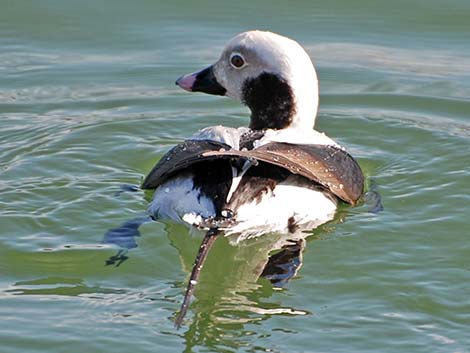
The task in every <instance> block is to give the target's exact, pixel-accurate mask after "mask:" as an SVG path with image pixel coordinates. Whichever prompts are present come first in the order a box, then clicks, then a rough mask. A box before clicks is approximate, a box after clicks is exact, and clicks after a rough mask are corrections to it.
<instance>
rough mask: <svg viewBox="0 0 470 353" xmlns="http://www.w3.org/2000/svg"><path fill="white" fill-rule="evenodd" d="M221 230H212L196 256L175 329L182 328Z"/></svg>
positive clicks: (205, 237) (207, 233)
mask: <svg viewBox="0 0 470 353" xmlns="http://www.w3.org/2000/svg"><path fill="white" fill-rule="evenodd" d="M219 232H220V231H219V229H218V228H217V227H214V228H210V229H209V230H208V231H207V232H206V235H205V236H204V239H202V242H201V245H200V246H199V251H198V253H197V256H196V260H195V261H194V265H193V268H192V271H191V276H190V277H189V282H188V286H187V287H186V292H185V294H184V299H183V304H181V308H180V311H179V313H178V316H177V317H176V319H175V327H176V328H177V329H179V328H180V327H181V323H182V322H183V319H184V317H185V315H186V312H187V311H188V308H189V302H190V300H191V296H192V295H193V292H194V288H195V287H196V284H197V281H198V279H199V275H200V273H201V270H202V266H203V265H204V262H205V261H206V258H207V254H208V253H209V250H210V248H211V247H212V245H213V244H214V242H215V240H216V238H217V235H218V234H219Z"/></svg>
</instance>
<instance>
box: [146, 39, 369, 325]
mask: <svg viewBox="0 0 470 353" xmlns="http://www.w3.org/2000/svg"><path fill="white" fill-rule="evenodd" d="M176 84H177V85H178V86H180V87H181V88H183V89H185V90H186V91H190V92H204V93H209V94H213V95H221V96H228V97H231V98H233V99H235V100H238V101H239V102H241V103H242V104H245V105H246V106H248V108H249V109H250V110H251V116H250V123H249V126H248V127H239V128H231V127H224V126H212V127H207V128H205V129H202V130H200V131H199V132H197V133H196V134H195V135H193V136H192V137H190V138H189V139H188V140H186V141H184V142H183V143H181V144H179V145H177V146H175V147H174V148H172V149H171V150H170V151H169V152H168V153H167V154H166V155H164V156H163V157H162V158H161V160H160V161H159V162H158V163H157V165H156V166H155V167H154V168H153V169H152V171H151V172H150V173H149V174H148V175H147V177H146V178H145V180H144V182H143V184H142V188H144V189H153V188H154V189H156V190H155V194H154V196H153V201H152V202H151V204H150V207H149V212H150V214H151V216H152V217H153V218H155V219H171V220H174V221H176V222H182V223H186V224H188V225H190V226H195V227H198V228H202V229H208V231H207V233H206V237H205V238H204V240H203V243H202V244H201V248H200V252H199V254H198V258H197V260H196V264H195V266H194V268H193V273H192V274H191V279H190V282H189V285H188V289H187V292H186V297H185V301H184V303H183V306H182V310H181V311H180V315H179V317H178V318H177V326H179V325H180V323H181V320H182V317H183V315H184V313H185V312H186V310H187V306H188V301H189V296H190V295H191V292H192V291H193V288H194V284H195V283H196V281H197V278H198V275H199V269H200V267H201V266H202V262H203V261H204V258H205V256H206V255H207V251H208V249H209V248H210V246H211V244H212V243H213V241H214V240H215V238H216V237H215V235H217V234H220V233H222V232H223V233H224V234H226V235H231V234H237V235H238V240H242V239H245V238H249V237H253V236H259V235H261V234H266V233H272V232H285V233H294V232H296V231H297V230H298V229H306V228H310V229H312V228H315V227H317V226H319V225H320V224H323V223H325V222H327V221H329V220H331V219H332V218H333V217H334V214H335V211H336V208H337V205H338V202H339V201H344V202H347V203H349V204H351V205H355V204H356V202H357V201H358V200H359V198H360V197H361V195H362V193H363V185H364V177H363V174H362V171H361V169H360V167H359V165H358V164H357V163H356V161H355V160H354V159H353V158H352V157H351V156H350V155H349V154H348V153H347V152H346V151H345V150H344V148H342V147H341V146H339V145H338V144H337V143H335V142H334V141H333V140H332V139H330V138H329V137H327V136H326V135H325V134H323V133H320V132H318V131H316V130H314V129H313V128H314V123H315V118H316V115H317V109H318V81H317V75H316V72H315V68H314V66H313V64H312V61H311V60H310V57H309V56H308V54H307V53H306V52H305V50H304V49H303V48H302V47H301V46H300V45H299V44H298V43H297V42H295V41H294V40H292V39H289V38H286V37H283V36H280V35H278V34H274V33H271V32H264V31H249V32H244V33H241V34H238V35H237V36H235V37H234V38H233V39H232V40H230V42H229V43H228V44H227V46H226V47H225V49H224V51H223V52H222V55H221V56H220V58H219V60H218V61H217V62H216V63H215V64H214V65H212V66H209V67H208V68H206V69H204V70H201V71H198V72H195V73H191V74H188V75H184V76H182V77H180V78H179V79H178V80H177V81H176Z"/></svg>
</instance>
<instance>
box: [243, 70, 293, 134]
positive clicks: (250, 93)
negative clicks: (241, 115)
mask: <svg viewBox="0 0 470 353" xmlns="http://www.w3.org/2000/svg"><path fill="white" fill-rule="evenodd" d="M242 101H243V103H244V104H246V105H247V106H248V107H249V108H250V110H251V121H250V128H251V129H253V130H264V129H284V128H286V127H287V126H289V125H290V124H291V123H292V119H293V116H294V114H295V102H294V95H293V93H292V89H291V87H290V86H289V84H288V83H287V82H286V81H285V80H284V79H282V78H280V77H279V76H277V75H275V74H270V73H267V72H263V73H262V74H261V75H259V76H258V77H256V78H251V79H247V80H246V81H245V82H244V84H243V87H242Z"/></svg>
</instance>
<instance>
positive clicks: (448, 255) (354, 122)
mask: <svg viewBox="0 0 470 353" xmlns="http://www.w3.org/2000/svg"><path fill="white" fill-rule="evenodd" d="M1 5H2V6H1V8H2V10H1V12H0V274H1V276H0V342H1V351H2V352H8V353H17V352H18V353H19V352H64V351H67V352H111V351H112V352H115V353H117V352H130V351H132V352H155V351H158V352H181V351H186V352H191V351H194V352H209V351H214V352H257V351H271V352H366V351H370V352H470V335H469V334H468V327H470V300H469V298H468V295H469V293H470V260H469V253H470V245H469V244H470V243H469V242H468V229H469V226H470V222H469V220H468V207H469V205H470V196H469V193H468V191H469V190H470V170H469V157H468V156H469V154H470V143H469V138H470V121H469V114H470V100H469V98H468V97H469V96H470V83H469V82H470V80H469V79H470V60H469V59H468V58H470V46H469V44H468V33H470V22H469V21H468V18H470V3H469V2H468V1H465V0H451V1H446V2H442V1H437V0H435V1H419V0H414V1H395V2H386V1H373V2H372V1H366V0H361V1H356V2H354V4H352V3H351V2H349V1H346V0H342V1H341V0H338V1H332V2H328V3H319V2H317V3H315V4H313V3H312V2H310V1H299V2H296V3H295V4H290V3H286V2H281V1H264V0H255V1H250V2H231V3H225V2H216V1H209V0H206V1H200V2H197V3H189V2H185V1H181V0H176V1H172V2H162V1H144V0H142V1H137V2H125V1H105V0H101V1H81V2H63V1H53V0H46V1H41V2H32V1H10V0H2V1H1ZM253 28H260V29H269V30H272V31H276V32H279V33H282V34H285V35H288V36H291V37H293V38H295V39H296V40H298V41H299V42H301V43H302V45H304V47H305V48H306V49H307V50H308V52H309V54H310V55H311V57H312V58H313V60H314V62H315V64H316V66H317V69H318V74H319V79H320V92H321V97H320V101H321V102H320V114H319V117H318V120H317V129H319V130H321V131H325V132H326V133H327V134H328V135H329V136H331V137H332V138H334V139H336V140H337V141H338V142H340V143H341V144H343V145H345V146H346V147H347V148H348V150H349V151H350V152H351V153H352V154H353V155H354V156H356V157H357V158H358V160H359V163H360V164H361V166H362V168H363V170H364V172H365V174H366V176H367V180H368V186H369V187H370V188H372V189H373V190H375V191H377V192H379V193H380V195H381V197H382V202H383V207H384V210H383V211H382V212H379V213H373V212H370V205H369V204H368V203H365V204H363V205H362V206H359V207H356V208H348V207H344V208H342V209H341V211H340V212H338V215H337V217H336V218H335V220H334V221H333V222H331V223H329V224H327V225H325V226H323V227H321V228H319V229H317V230H315V231H313V232H312V235H311V236H310V237H309V238H308V241H307V244H306V248H305V250H304V252H303V255H302V267H301V269H300V270H299V272H298V274H297V276H296V277H295V278H294V279H292V280H291V281H289V282H288V284H287V285H286V286H285V287H283V288H282V289H277V288H276V287H274V286H273V285H272V284H271V283H270V282H269V281H267V280H266V279H260V278H259V273H260V268H262V266H263V264H264V263H265V262H266V259H267V256H268V254H269V253H270V251H271V249H272V246H273V243H274V242H275V239H274V238H268V237H267V238H260V239H255V240H252V241H247V242H245V243H243V244H241V245H239V246H237V247H235V246H232V245H231V244H230V243H229V241H228V240H226V239H220V240H218V241H217V243H216V245H215V247H214V249H213V250H212V252H211V254H210V257H209V259H208V262H207V265H206V266H205V268H204V271H203V274H202V277H201V282H200V283H199V286H198V289H197V291H196V295H195V297H196V299H195V301H194V302H193V304H192V306H191V309H190V313H189V315H188V317H187V320H186V321H185V325H184V326H183V328H182V329H181V330H179V331H176V330H175V329H174V327H173V321H172V320H173V318H174V314H175V312H176V310H177V309H178V308H179V305H180V303H181V300H182V294H183V289H184V285H185V281H186V279H187V277H188V273H189V271H190V266H191V264H192V261H193V258H194V256H195V253H196V251H197V248H198V245H199V242H200V237H198V236H190V235H188V233H187V230H186V229H185V228H184V227H181V226H177V225H172V224H164V223H160V222H150V223H145V224H143V225H142V227H141V228H140V236H139V237H136V238H134V241H135V244H129V247H132V249H131V250H130V251H129V252H128V253H127V254H126V256H127V257H128V259H127V260H125V261H124V262H122V264H121V265H120V266H117V267H116V266H113V265H109V266H105V261H106V260H107V259H109V258H110V257H111V256H113V255H115V254H116V253H117V251H118V248H117V247H116V246H112V245H109V244H104V243H103V239H104V235H105V234H106V232H107V231H108V230H109V229H114V228H116V227H118V226H119V225H120V224H122V223H124V222H126V221H129V220H132V219H136V218H139V217H141V216H142V215H143V214H145V210H146V207H147V204H148V200H149V199H150V197H151V193H144V192H142V191H137V192H130V191H124V192H123V190H122V186H123V185H130V186H132V185H139V184H140V182H141V180H142V178H143V176H144V175H145V174H146V173H147V172H148V171H149V170H150V168H151V167H152V166H153V164H154V163H155V162H156V161H157V160H158V158H160V157H161V156H162V154H163V153H164V152H165V151H167V150H168V149H169V148H170V146H172V145H173V144H175V143H177V142H180V141H182V140H183V139H184V138H185V137H187V136H189V135H190V134H192V133H193V132H195V131H196V130H197V129H199V128H201V127H205V126H208V125H212V124H224V125H228V126H240V125H246V124H247V122H248V118H247V116H248V111H247V109H246V108H244V107H241V106H240V105H239V104H237V103H236V102H233V101H230V100H229V99H226V98H221V97H211V96H206V95H202V94H189V93H187V92H183V91H182V90H179V89H178V88H177V87H175V86H174V80H175V78H176V77H178V76H179V75H181V74H183V73H186V72H190V71H194V70H195V69H199V68H202V67H205V66H206V65H208V64H210V63H211V62H213V61H215V60H216V59H217V57H218V55H219V53H220V51H221V50H222V48H223V46H224V43H225V42H226V41H227V40H228V39H229V38H231V37H232V36H233V35H235V34H236V33H238V32H241V31H245V30H248V29H253Z"/></svg>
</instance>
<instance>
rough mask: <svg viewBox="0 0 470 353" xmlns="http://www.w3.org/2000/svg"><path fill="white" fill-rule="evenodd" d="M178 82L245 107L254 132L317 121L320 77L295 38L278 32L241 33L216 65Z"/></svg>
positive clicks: (180, 84)
mask: <svg viewBox="0 0 470 353" xmlns="http://www.w3.org/2000/svg"><path fill="white" fill-rule="evenodd" d="M176 84H177V85H179V86H180V87H181V88H183V89H185V90H187V91H190V92H205V93H209V94H215V95H221V96H228V97H232V98H234V99H236V100H238V101H240V102H241V103H243V104H245V105H247V106H248V107H249V108H250V110H251V120H250V128H252V129H254V130H262V129H285V128H308V129H311V128H313V126H314V123H315V117H316V114H317V108H318V80H317V75H316V72H315V68H314V67H313V64H312V61H311V60H310V57H309V56H308V54H307V53H306V52H305V50H304V49H303V48H302V47H301V46H300V45H299V44H298V43H297V42H296V41H294V40H292V39H289V38H286V37H283V36H280V35H278V34H275V33H271V32H263V31H249V32H244V33H240V34H238V35H237V36H235V37H234V38H233V39H232V40H230V42H229V43H228V44H227V46H226V47H225V49H224V51H223V52H222V55H221V56H220V58H219V60H218V61H217V62H216V63H215V64H214V65H212V66H209V67H208V68H206V69H204V70H202V71H198V72H194V73H191V74H188V75H184V76H182V77H180V78H179V79H178V80H177V81H176Z"/></svg>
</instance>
